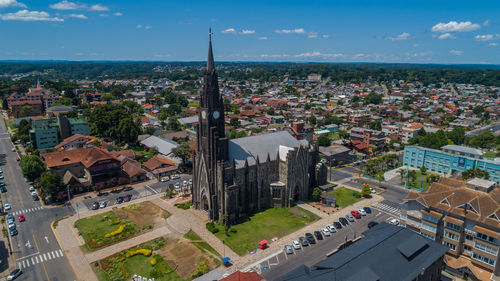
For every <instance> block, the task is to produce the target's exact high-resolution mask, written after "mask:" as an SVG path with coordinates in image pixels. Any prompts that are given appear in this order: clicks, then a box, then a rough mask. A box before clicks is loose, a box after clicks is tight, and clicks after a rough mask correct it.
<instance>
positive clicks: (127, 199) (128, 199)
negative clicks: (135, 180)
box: [123, 194, 132, 202]
mask: <svg viewBox="0 0 500 281" xmlns="http://www.w3.org/2000/svg"><path fill="white" fill-rule="evenodd" d="M130 200H132V195H131V194H127V195H125V196H124V197H123V202H128V201H130Z"/></svg>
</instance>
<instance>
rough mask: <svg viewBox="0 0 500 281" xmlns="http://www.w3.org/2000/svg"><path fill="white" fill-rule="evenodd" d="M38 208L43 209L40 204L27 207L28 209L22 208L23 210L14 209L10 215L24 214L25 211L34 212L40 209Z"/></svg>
mask: <svg viewBox="0 0 500 281" xmlns="http://www.w3.org/2000/svg"><path fill="white" fill-rule="evenodd" d="M40 210H43V208H42V207H41V206H40V207H34V208H28V209H24V210H19V211H15V212H13V213H11V214H12V215H14V216H15V215H20V214H26V213H31V212H36V211H40Z"/></svg>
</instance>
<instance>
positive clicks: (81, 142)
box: [54, 134, 100, 151]
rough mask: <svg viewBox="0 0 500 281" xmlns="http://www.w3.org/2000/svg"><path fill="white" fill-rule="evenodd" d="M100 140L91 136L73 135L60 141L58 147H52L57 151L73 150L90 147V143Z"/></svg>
mask: <svg viewBox="0 0 500 281" xmlns="http://www.w3.org/2000/svg"><path fill="white" fill-rule="evenodd" d="M93 141H99V142H100V140H99V139H98V138H96V137H93V136H86V135H82V134H75V135H72V136H71V137H67V138H65V139H64V140H62V141H61V142H60V143H59V144H58V145H56V146H54V148H55V149H56V150H57V151H63V150H74V149H78V148H83V147H89V146H91V144H90V143H91V142H93Z"/></svg>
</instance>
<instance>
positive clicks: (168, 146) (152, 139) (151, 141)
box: [141, 136, 182, 164]
mask: <svg viewBox="0 0 500 281" xmlns="http://www.w3.org/2000/svg"><path fill="white" fill-rule="evenodd" d="M141 144H142V145H143V146H144V148H146V149H149V148H155V149H156V150H158V152H159V153H160V154H161V155H163V156H165V157H167V158H168V159H170V160H172V161H174V162H175V163H177V164H181V162H182V160H181V159H179V158H177V157H173V156H172V149H173V148H175V147H177V146H179V144H178V143H177V142H175V141H173V140H169V139H165V138H160V137H157V136H149V137H148V138H146V139H144V140H143V141H141Z"/></svg>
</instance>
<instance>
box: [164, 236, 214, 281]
mask: <svg viewBox="0 0 500 281" xmlns="http://www.w3.org/2000/svg"><path fill="white" fill-rule="evenodd" d="M159 252H160V255H161V256H162V257H163V258H164V259H165V260H166V261H167V262H168V263H169V265H170V266H171V267H172V268H176V267H177V268H176V272H177V274H179V276H180V277H182V278H183V279H189V278H190V275H191V274H192V273H193V272H194V271H195V270H197V269H198V266H199V264H200V262H201V261H203V260H208V264H209V266H210V267H211V268H212V267H214V266H215V263H214V261H213V260H212V258H211V257H210V256H208V255H207V254H205V253H203V252H201V251H200V250H199V249H198V248H196V246H194V245H193V244H191V242H190V241H189V240H186V239H184V238H181V239H179V240H173V239H169V240H168V244H167V246H166V247H165V248H163V249H160V250H159Z"/></svg>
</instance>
